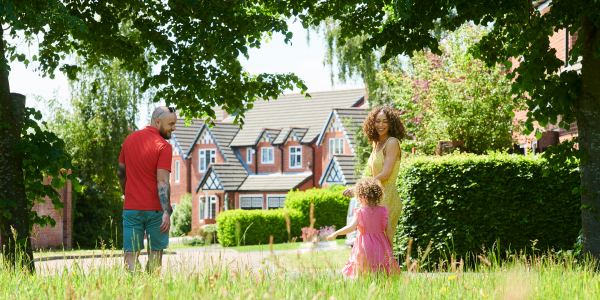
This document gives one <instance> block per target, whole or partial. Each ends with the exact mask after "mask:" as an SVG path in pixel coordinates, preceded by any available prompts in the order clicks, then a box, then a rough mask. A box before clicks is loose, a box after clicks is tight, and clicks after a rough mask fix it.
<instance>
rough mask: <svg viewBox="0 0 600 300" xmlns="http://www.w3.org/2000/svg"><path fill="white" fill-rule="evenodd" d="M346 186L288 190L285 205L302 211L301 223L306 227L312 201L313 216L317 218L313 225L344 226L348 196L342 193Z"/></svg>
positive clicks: (348, 201)
mask: <svg viewBox="0 0 600 300" xmlns="http://www.w3.org/2000/svg"><path fill="white" fill-rule="evenodd" d="M346 188H348V187H346V186H342V185H333V186H330V187H327V188H322V189H318V188H312V189H309V190H306V191H304V192H300V191H290V192H289V193H288V194H287V196H286V198H285V207H287V208H288V209H295V210H298V211H300V212H301V213H302V217H303V219H302V223H303V224H306V225H304V226H302V227H307V226H308V225H309V224H310V220H309V213H310V203H314V205H315V208H314V218H315V219H317V221H316V222H315V225H314V227H315V228H316V229H319V228H320V227H322V226H332V225H335V228H336V229H340V228H342V227H344V226H346V216H347V215H348V205H349V204H350V198H348V197H345V196H344V195H342V192H343V191H344V190H345V189H346Z"/></svg>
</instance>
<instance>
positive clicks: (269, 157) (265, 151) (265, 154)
mask: <svg viewBox="0 0 600 300" xmlns="http://www.w3.org/2000/svg"><path fill="white" fill-rule="evenodd" d="M260 150H261V159H260V161H261V162H262V163H263V164H272V163H273V162H274V160H273V147H264V148H261V149H260Z"/></svg>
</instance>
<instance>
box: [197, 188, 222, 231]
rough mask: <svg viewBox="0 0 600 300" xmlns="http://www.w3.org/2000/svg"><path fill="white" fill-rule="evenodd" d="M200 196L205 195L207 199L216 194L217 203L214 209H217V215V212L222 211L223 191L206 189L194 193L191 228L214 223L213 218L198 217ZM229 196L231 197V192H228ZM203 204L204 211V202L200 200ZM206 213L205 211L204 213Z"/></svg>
mask: <svg viewBox="0 0 600 300" xmlns="http://www.w3.org/2000/svg"><path fill="white" fill-rule="evenodd" d="M200 196H205V197H206V199H207V200H206V201H208V197H209V196H217V197H218V198H217V203H216V210H217V216H218V215H219V212H221V211H223V210H224V208H223V202H224V200H225V193H223V192H222V191H207V192H200V193H196V195H195V196H193V197H192V228H195V227H199V226H202V225H206V224H214V223H216V220H215V219H207V218H204V217H202V218H201V217H200V205H201V201H200ZM229 196H230V197H231V193H230V194H229ZM202 204H203V205H205V206H204V210H205V211H206V209H207V208H206V204H204V202H202ZM205 214H206V213H205Z"/></svg>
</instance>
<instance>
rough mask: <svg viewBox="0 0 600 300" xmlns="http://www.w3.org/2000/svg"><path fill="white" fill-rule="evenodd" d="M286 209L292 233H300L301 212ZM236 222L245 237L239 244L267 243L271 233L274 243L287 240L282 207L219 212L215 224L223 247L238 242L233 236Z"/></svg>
mask: <svg viewBox="0 0 600 300" xmlns="http://www.w3.org/2000/svg"><path fill="white" fill-rule="evenodd" d="M287 211H288V214H289V216H290V220H291V231H292V235H300V228H301V227H302V226H301V225H302V223H301V220H303V218H302V214H301V213H300V212H299V211H297V210H293V209H288V210H287ZM236 222H240V225H241V226H240V227H241V234H242V236H244V232H245V238H242V241H240V244H241V245H256V244H268V243H269V237H270V236H271V235H273V239H274V242H275V243H283V242H287V239H288V233H287V229H286V225H285V212H284V209H281V208H279V209H270V210H243V209H233V210H228V211H224V212H221V213H219V215H218V216H217V225H218V239H219V243H221V245H223V246H225V247H227V246H235V245H237V243H238V242H237V241H236V238H235V223H236ZM205 230H206V229H205Z"/></svg>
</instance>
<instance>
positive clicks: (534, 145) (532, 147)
mask: <svg viewBox="0 0 600 300" xmlns="http://www.w3.org/2000/svg"><path fill="white" fill-rule="evenodd" d="M537 145H538V142H537V141H533V142H531V153H532V154H533V155H535V150H536V149H537Z"/></svg>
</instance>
